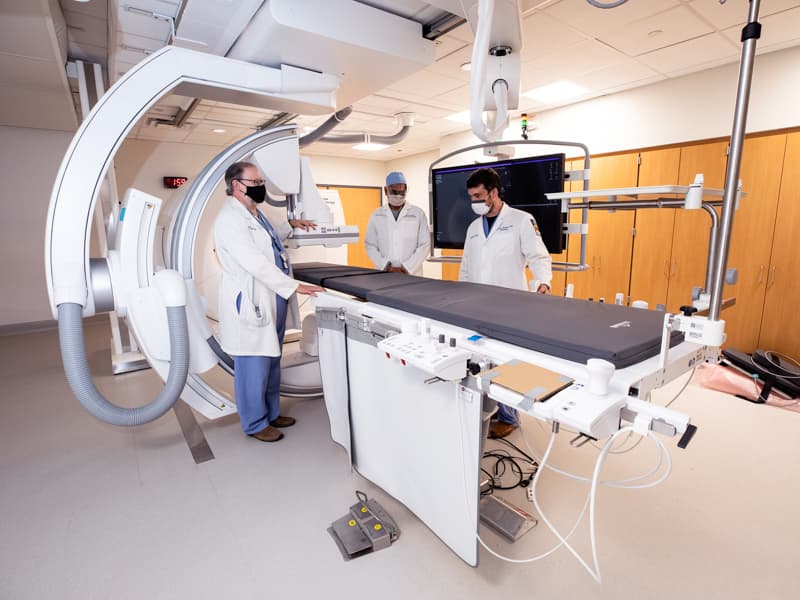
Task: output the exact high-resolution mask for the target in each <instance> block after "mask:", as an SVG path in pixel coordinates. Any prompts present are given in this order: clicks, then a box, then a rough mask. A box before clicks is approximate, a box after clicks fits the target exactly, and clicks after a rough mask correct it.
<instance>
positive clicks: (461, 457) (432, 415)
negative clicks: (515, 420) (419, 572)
mask: <svg viewBox="0 0 800 600" xmlns="http://www.w3.org/2000/svg"><path fill="white" fill-rule="evenodd" d="M347 352H348V368H349V371H350V373H351V374H352V375H351V377H350V422H351V424H352V434H353V457H354V465H355V467H356V469H357V470H358V472H359V473H361V474H362V475H363V476H364V477H366V478H368V479H369V480H370V481H372V482H374V483H375V484H377V485H379V486H380V487H381V488H383V489H384V490H385V491H386V492H387V493H389V494H391V495H392V496H394V497H395V498H397V499H398V500H399V501H400V502H402V503H403V504H405V505H406V506H407V507H408V508H409V509H410V510H411V511H413V512H414V514H416V515H417V516H418V517H419V518H420V519H421V520H422V521H423V522H424V523H425V524H426V525H427V526H428V527H430V528H431V530H432V531H433V532H434V533H435V534H436V535H437V536H439V538H441V540H442V541H443V542H444V543H445V544H447V545H448V546H449V547H450V548H451V549H452V550H453V552H455V553H456V554H457V555H458V556H459V557H461V559H462V560H464V561H465V562H466V563H467V564H469V565H472V566H475V565H477V563H478V553H477V552H478V551H477V543H478V542H477V539H476V533H477V527H478V470H479V464H478V463H479V456H480V438H481V396H480V394H479V393H476V392H472V391H471V390H467V389H464V388H462V387H461V386H460V385H459V384H457V383H451V382H447V383H435V384H425V383H424V381H425V379H427V378H428V375H427V374H426V373H424V372H423V371H420V370H419V369H416V368H415V367H411V366H401V365H400V363H399V362H397V361H392V360H387V358H386V356H385V354H384V353H383V352H381V351H380V350H378V349H377V348H376V347H375V346H372V345H370V344H366V343H364V342H359V341H354V340H353V339H348V343H347ZM326 391H327V390H326Z"/></svg>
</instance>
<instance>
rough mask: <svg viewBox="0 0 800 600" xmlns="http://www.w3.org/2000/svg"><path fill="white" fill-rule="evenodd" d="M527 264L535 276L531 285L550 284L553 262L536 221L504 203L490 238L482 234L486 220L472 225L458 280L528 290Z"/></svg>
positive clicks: (465, 243)
mask: <svg viewBox="0 0 800 600" xmlns="http://www.w3.org/2000/svg"><path fill="white" fill-rule="evenodd" d="M526 264H527V265H528V267H529V268H530V270H531V272H532V273H533V277H534V280H533V281H532V282H531V284H532V285H533V283H534V282H535V281H538V283H546V284H547V285H550V280H551V279H552V278H553V273H552V260H551V258H550V254H549V253H548V252H547V247H546V246H545V245H544V242H543V241H542V236H541V235H540V234H539V231H538V227H537V226H536V221H535V219H534V218H533V217H532V216H531V215H530V214H528V213H526V212H523V211H521V210H517V209H516V208H512V207H510V206H508V205H507V204H503V207H502V208H501V209H500V213H499V214H498V215H497V220H496V221H495V222H494V225H493V226H492V228H491V230H489V236H488V237H487V236H486V235H485V234H484V233H483V217H478V218H477V219H475V220H474V221H473V222H472V223H470V225H469V227H468V228H467V235H466V238H465V240H464V255H463V257H462V259H461V269H460V271H459V274H458V279H459V281H474V282H476V283H488V284H491V285H499V286H502V287H508V288H513V289H518V290H527V289H528V285H527V282H526V278H525V265H526ZM534 291H535V290H534Z"/></svg>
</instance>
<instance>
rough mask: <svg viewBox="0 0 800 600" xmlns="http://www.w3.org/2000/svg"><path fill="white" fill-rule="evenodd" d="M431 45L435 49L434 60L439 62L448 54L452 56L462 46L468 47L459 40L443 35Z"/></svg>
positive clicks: (466, 43)
mask: <svg viewBox="0 0 800 600" xmlns="http://www.w3.org/2000/svg"><path fill="white" fill-rule="evenodd" d="M433 43H434V47H435V49H436V60H439V59H440V58H443V57H445V56H447V55H448V54H452V53H453V52H455V51H456V50H460V49H461V48H463V47H464V46H466V45H468V42H465V41H462V40H459V39H457V38H454V37H451V36H449V35H443V36H442V37H440V38H438V39H436V40H435V41H434V42H433Z"/></svg>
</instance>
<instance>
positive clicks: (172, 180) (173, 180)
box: [164, 177, 189, 190]
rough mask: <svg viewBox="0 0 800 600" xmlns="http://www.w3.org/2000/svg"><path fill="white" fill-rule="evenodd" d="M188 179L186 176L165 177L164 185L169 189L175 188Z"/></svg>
mask: <svg viewBox="0 0 800 600" xmlns="http://www.w3.org/2000/svg"><path fill="white" fill-rule="evenodd" d="M187 181H189V180H188V178H186V177H164V187H165V188H167V189H169V190H175V189H178V188H179V187H181V186H182V185H183V184H184V183H186V182H187Z"/></svg>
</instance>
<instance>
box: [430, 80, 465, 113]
mask: <svg viewBox="0 0 800 600" xmlns="http://www.w3.org/2000/svg"><path fill="white" fill-rule="evenodd" d="M469 95H470V86H469V84H465V85H462V86H461V87H459V88H456V89H454V90H452V91H450V92H447V93H445V94H439V95H438V96H436V100H437V101H438V102H444V103H445V104H449V105H452V106H453V108H456V109H459V110H464V109H465V108H469V102H470V100H469Z"/></svg>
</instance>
